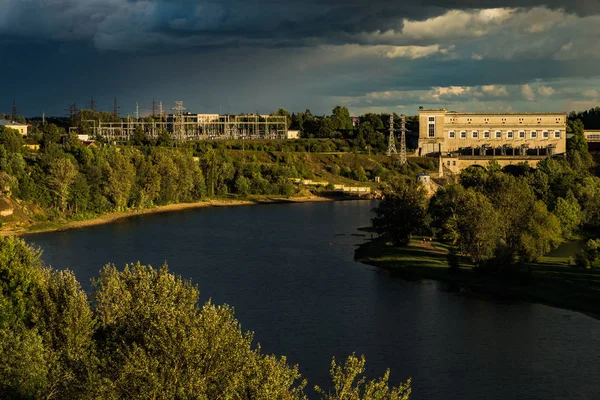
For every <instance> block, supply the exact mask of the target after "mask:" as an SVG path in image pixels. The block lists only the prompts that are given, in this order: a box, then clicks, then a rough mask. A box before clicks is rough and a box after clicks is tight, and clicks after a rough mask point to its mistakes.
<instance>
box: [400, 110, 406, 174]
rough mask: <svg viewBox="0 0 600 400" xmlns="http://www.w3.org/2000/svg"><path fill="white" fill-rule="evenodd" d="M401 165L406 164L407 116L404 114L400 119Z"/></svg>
mask: <svg viewBox="0 0 600 400" xmlns="http://www.w3.org/2000/svg"><path fill="white" fill-rule="evenodd" d="M400 121H401V122H400V159H399V160H398V161H399V162H400V165H405V164H406V162H407V160H406V116H405V115H402V117H401V119H400Z"/></svg>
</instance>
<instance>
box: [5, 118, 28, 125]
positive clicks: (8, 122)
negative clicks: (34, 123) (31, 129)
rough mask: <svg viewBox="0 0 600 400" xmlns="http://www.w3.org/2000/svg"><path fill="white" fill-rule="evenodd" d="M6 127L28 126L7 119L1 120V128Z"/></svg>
mask: <svg viewBox="0 0 600 400" xmlns="http://www.w3.org/2000/svg"><path fill="white" fill-rule="evenodd" d="M6 125H19V126H26V125H27V124H21V123H19V122H13V121H9V120H7V119H0V126H6Z"/></svg>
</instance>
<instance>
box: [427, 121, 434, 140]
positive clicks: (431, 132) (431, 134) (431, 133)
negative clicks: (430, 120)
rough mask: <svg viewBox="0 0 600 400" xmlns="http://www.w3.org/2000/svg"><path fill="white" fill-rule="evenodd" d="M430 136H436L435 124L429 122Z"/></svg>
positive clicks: (428, 133)
mask: <svg viewBox="0 0 600 400" xmlns="http://www.w3.org/2000/svg"><path fill="white" fill-rule="evenodd" d="M427 135H428V136H429V137H435V124H429V130H428V131H427Z"/></svg>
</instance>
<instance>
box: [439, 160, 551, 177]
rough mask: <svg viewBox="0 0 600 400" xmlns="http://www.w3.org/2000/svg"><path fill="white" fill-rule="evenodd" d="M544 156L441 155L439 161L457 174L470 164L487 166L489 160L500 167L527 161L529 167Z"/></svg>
mask: <svg viewBox="0 0 600 400" xmlns="http://www.w3.org/2000/svg"><path fill="white" fill-rule="evenodd" d="M545 158H546V157H534V156H531V157H493V158H492V157H442V158H441V159H440V162H441V163H442V165H443V167H444V169H445V170H450V172H452V173H453V174H459V173H460V171H462V170H463V169H465V168H468V167H470V166H472V165H479V166H480V167H485V168H487V167H488V165H489V164H490V161H492V160H493V161H495V162H497V163H498V164H499V165H500V166H501V167H503V168H504V167H506V166H508V165H517V164H520V163H523V162H527V163H528V164H529V166H530V167H535V166H537V164H538V163H539V162H540V161H542V160H544V159H545Z"/></svg>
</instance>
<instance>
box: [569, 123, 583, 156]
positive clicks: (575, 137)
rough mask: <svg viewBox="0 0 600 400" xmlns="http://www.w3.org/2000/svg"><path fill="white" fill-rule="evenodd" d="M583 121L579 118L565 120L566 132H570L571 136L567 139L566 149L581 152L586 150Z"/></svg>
mask: <svg viewBox="0 0 600 400" xmlns="http://www.w3.org/2000/svg"><path fill="white" fill-rule="evenodd" d="M584 129H585V128H584V126H583V122H582V121H581V120H580V119H576V120H572V119H569V120H568V121H567V133H571V134H572V136H571V137H570V138H568V139H567V150H568V151H577V152H579V153H581V154H586V153H587V152H588V144H587V140H586V139H585V135H584V133H583V132H584Z"/></svg>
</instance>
